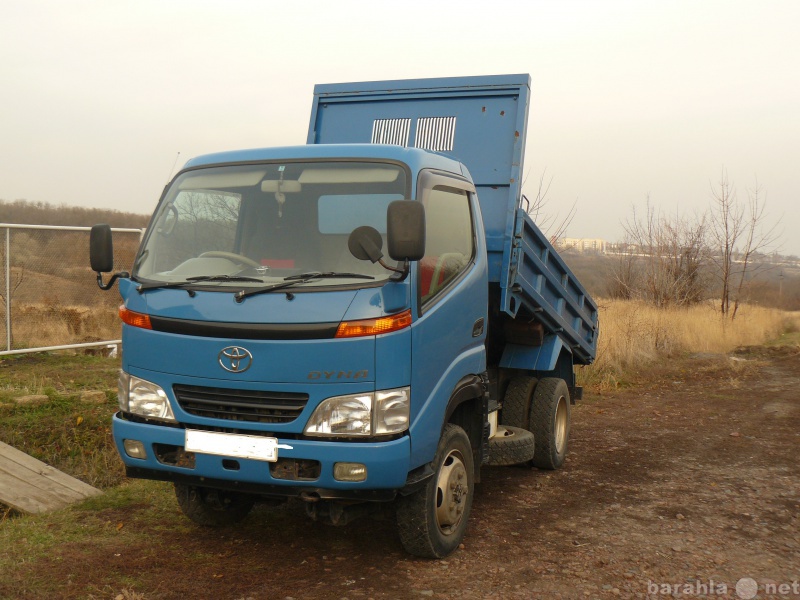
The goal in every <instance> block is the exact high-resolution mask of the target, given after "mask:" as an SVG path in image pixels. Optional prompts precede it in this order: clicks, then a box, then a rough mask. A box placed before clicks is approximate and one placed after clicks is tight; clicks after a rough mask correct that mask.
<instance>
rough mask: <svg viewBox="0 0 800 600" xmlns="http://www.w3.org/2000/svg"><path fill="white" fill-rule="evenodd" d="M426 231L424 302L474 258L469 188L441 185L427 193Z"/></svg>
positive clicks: (422, 276)
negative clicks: (467, 190)
mask: <svg viewBox="0 0 800 600" xmlns="http://www.w3.org/2000/svg"><path fill="white" fill-rule="evenodd" d="M425 233H426V235H425V257H424V258H423V259H422V260H421V261H420V295H421V297H422V302H423V303H424V302H426V301H428V300H429V299H431V298H433V297H434V296H435V295H436V294H437V293H438V292H439V291H440V290H442V289H443V288H445V287H446V286H447V284H448V283H450V282H451V281H452V280H454V279H455V278H456V277H458V276H459V275H460V274H461V273H462V272H463V271H464V270H465V269H466V268H467V265H468V264H469V262H470V260H471V259H472V255H473V251H474V248H473V244H474V239H473V235H472V215H471V214H470V210H469V196H468V195H467V192H466V191H465V190H460V189H457V188H452V187H445V186H437V187H434V188H433V189H432V190H431V191H430V192H429V193H428V194H427V199H426V202H425Z"/></svg>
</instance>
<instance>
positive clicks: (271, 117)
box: [0, 0, 800, 255]
mask: <svg viewBox="0 0 800 600" xmlns="http://www.w3.org/2000/svg"><path fill="white" fill-rule="evenodd" d="M799 26H800V2H797V1H796V0H760V1H758V2H756V1H755V0H725V1H721V0H720V1H704V0H669V1H667V0H664V1H661V2H655V1H646V0H630V1H626V0H586V1H579V0H550V1H540V0H527V1H525V2H520V1H519V0H515V1H513V2H512V1H506V0H493V1H490V2H464V1H463V0H462V1H459V2H455V1H450V0H446V1H437V0H427V1H424V2H417V1H415V0H406V1H405V2H391V3H390V2H379V1H375V0H372V1H370V2H360V1H351V0H335V1H331V0H326V1H324V2H318V1H316V0H304V1H292V0H288V1H285V0H284V1H281V2H275V1H272V0H259V1H244V0H238V1H234V0H228V1H222V0H207V1H201V0H135V1H126V0H115V1H109V0H87V1H78V0H73V1H65V0H59V1H38V0H24V1H18V0H0V85H2V88H1V89H0V198H2V199H5V200H14V199H19V198H25V199H27V200H32V201H45V202H50V203H53V204H61V203H65V204H70V205H82V206H92V207H104V208H115V209H119V210H124V211H135V212H142V213H149V212H151V211H152V209H153V208H154V206H155V203H156V201H157V199H158V196H159V194H160V192H161V189H162V187H163V185H164V183H165V182H166V180H167V178H168V177H169V175H170V173H171V172H172V167H173V163H174V162H175V158H176V156H177V153H178V152H180V159H179V161H178V163H179V164H178V167H179V166H180V165H181V164H182V163H184V162H185V161H186V160H188V159H189V158H190V157H192V156H196V155H198V154H204V153H208V152H215V151H219V150H230V149H236V148H250V147H260V146H275V145H290V144H302V143H304V142H305V139H306V132H307V128H308V116H309V111H310V107H311V98H312V92H313V87H314V84H315V83H336V82H344V81H367V80H378V79H404V78H419V77H437V76H460V75H487V74H501V73H530V74H531V77H532V102H531V113H530V119H529V124H528V146H527V153H526V159H525V173H526V177H527V179H526V186H525V190H524V191H525V193H526V194H527V195H528V196H535V195H536V187H537V183H538V180H539V178H540V176H541V175H542V173H545V176H546V178H548V179H549V178H550V177H552V184H551V187H550V191H549V195H548V199H549V205H548V207H547V208H548V210H549V211H550V212H551V213H554V212H559V211H560V212H561V213H562V214H564V213H566V211H567V209H568V208H569V206H571V205H572V203H573V202H575V201H576V200H577V214H576V216H575V218H574V219H573V221H572V223H571V225H570V228H569V230H568V232H567V234H568V235H569V236H572V237H602V238H605V239H608V240H617V239H620V238H621V237H622V227H621V225H620V222H621V221H623V220H625V219H626V218H628V217H629V216H630V214H631V207H632V206H634V205H636V206H638V207H639V208H640V209H642V208H643V207H644V203H645V200H646V198H647V196H648V195H649V197H650V200H651V203H652V204H653V205H654V206H656V207H657V208H658V209H659V210H661V211H663V212H667V213H670V214H675V213H676V211H680V212H691V211H694V210H703V209H705V208H706V207H707V206H708V205H709V203H710V201H711V189H710V188H711V185H713V184H714V183H715V182H717V181H718V180H719V178H720V174H721V172H722V170H723V169H725V170H727V174H728V178H729V179H730V180H731V181H732V182H733V183H734V184H735V186H736V190H737V193H738V194H739V197H740V199H742V200H745V199H746V197H747V190H748V188H753V187H754V186H755V184H756V181H757V182H758V184H759V185H760V186H762V188H763V191H764V192H766V195H767V196H766V198H767V209H768V212H769V215H770V217H771V219H772V220H773V221H780V223H781V228H782V231H783V232H784V234H783V237H782V248H781V250H782V251H783V252H784V253H790V254H796V255H800V235H798V232H800V209H798V204H800V176H799V175H798V170H799V167H800V116H799V115H800V33H798V27H799Z"/></svg>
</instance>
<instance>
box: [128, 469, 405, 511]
mask: <svg viewBox="0 0 800 600" xmlns="http://www.w3.org/2000/svg"><path fill="white" fill-rule="evenodd" d="M125 474H126V475H127V476H128V477H130V478H132V479H153V480H156V481H170V482H172V483H182V484H185V485H194V486H199V487H208V488H214V489H218V490H227V491H233V492H243V493H247V494H258V495H261V496H272V497H284V498H301V499H303V500H308V501H312V502H313V501H315V500H350V501H361V502H390V501H392V500H394V499H395V497H396V496H397V490H332V489H327V488H317V487H312V486H295V485H270V484H267V483H250V482H243V481H231V480H228V479H210V478H208V477H201V476H199V475H191V474H188V473H187V474H184V473H177V472H175V471H160V470H156V469H143V468H141V467H130V466H126V467H125Z"/></svg>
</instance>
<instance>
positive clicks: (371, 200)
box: [90, 75, 598, 557]
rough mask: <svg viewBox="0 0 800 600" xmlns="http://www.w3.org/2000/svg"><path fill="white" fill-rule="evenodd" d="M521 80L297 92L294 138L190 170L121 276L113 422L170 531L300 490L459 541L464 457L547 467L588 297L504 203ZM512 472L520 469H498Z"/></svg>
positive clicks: (571, 390)
mask: <svg viewBox="0 0 800 600" xmlns="http://www.w3.org/2000/svg"><path fill="white" fill-rule="evenodd" d="M529 95H530V77H529V76H528V75H504V76H488V77H463V78H444V79H420V80H409V81H383V82H369V83H348V84H337V85H318V86H316V88H315V90H314V101H313V107H312V111H311V122H310V126H309V131H308V140H307V144H306V145H304V146H297V147H284V148H268V149H255V150H242V151H236V152H223V153H219V154H211V155H207V156H200V157H198V158H194V159H192V160H190V161H189V162H188V163H187V164H186V165H185V167H184V168H183V169H182V170H181V171H180V172H179V173H178V174H177V175H176V176H175V177H174V178H173V179H172V181H171V182H170V183H169V184H168V185H167V186H166V187H165V189H164V193H163V195H162V197H161V200H160V202H159V204H158V207H157V208H156V211H155V214H154V215H153V218H152V221H151V222H150V225H149V227H148V230H147V233H146V235H145V236H144V238H143V241H142V244H141V248H140V249H139V252H138V254H137V256H136V259H135V262H134V264H133V268H132V271H131V272H130V273H115V274H113V276H112V278H111V279H110V280H109V281H108V282H104V280H103V273H110V272H111V271H112V270H113V266H112V265H113V247H112V241H111V233H110V229H109V227H108V226H107V225H97V226H95V227H94V228H93V230H92V235H91V241H90V250H91V264H92V269H93V270H94V271H96V272H97V280H98V284H99V285H100V286H101V287H103V288H104V289H108V288H110V287H111V286H112V285H113V284H114V282H115V281H117V280H118V281H119V291H120V294H121V296H122V299H123V304H122V306H121V307H120V316H121V318H122V321H123V323H124V324H123V329H122V349H123V353H122V369H121V372H120V378H119V406H120V409H119V412H118V413H117V414H116V415H115V416H114V417H113V433H114V439H115V441H116V444H117V447H118V449H119V453H120V456H121V457H122V460H123V461H124V463H125V466H126V469H127V474H128V476H129V477H137V478H145V479H157V480H164V481H169V482H172V483H173V484H174V486H175V492H176V495H177V500H178V503H179V505H180V507H181V509H182V511H183V512H184V513H185V514H186V516H188V517H189V518H190V519H192V520H193V521H195V522H197V523H199V524H202V525H209V526H221V525H228V524H232V523H235V522H237V521H239V520H241V519H243V518H244V517H245V516H246V515H247V514H248V512H249V511H250V509H251V508H252V506H253V504H254V503H255V502H274V501H276V500H286V499H289V498H294V499H299V500H300V501H302V502H303V503H304V505H305V507H306V510H307V513H308V514H309V515H310V516H311V517H313V518H315V519H318V520H321V521H325V522H328V523H333V524H345V523H347V522H349V521H351V520H352V519H353V518H356V517H358V516H362V515H373V514H378V513H381V514H384V515H385V514H390V515H392V516H393V518H396V521H397V529H398V532H399V536H400V539H401V541H402V544H403V546H404V547H405V548H406V550H408V551H409V552H410V553H412V554H414V555H418V556H425V557H443V556H446V555H448V554H449V553H451V552H452V551H453V550H454V549H455V548H457V547H458V545H459V543H460V542H461V540H462V538H463V536H464V532H465V530H466V526H467V519H468V516H469V513H470V507H471V504H472V498H473V486H474V484H475V483H476V482H478V481H479V480H480V476H481V468H482V467H485V466H488V465H511V464H523V465H531V466H535V467H539V468H544V469H556V468H558V467H559V466H561V464H562V463H563V462H564V457H565V454H566V452H567V443H568V438H569V430H570V404H571V403H572V402H574V401H575V400H576V399H579V398H580V396H581V389H580V388H579V387H577V386H576V385H575V376H574V371H573V368H574V365H576V364H577V365H586V364H590V363H591V362H592V360H593V359H594V356H595V352H596V347H597V333H598V321H597V305H596V304H595V302H594V301H593V300H592V299H591V297H590V296H589V294H587V292H586V290H585V289H584V288H583V287H582V286H581V284H580V283H579V282H578V281H577V280H576V279H575V277H574V276H573V274H572V273H571V271H570V270H569V269H568V268H567V266H566V265H565V263H564V261H563V260H562V258H561V257H560V256H559V255H558V254H557V253H556V251H555V250H554V249H553V246H552V245H551V244H550V242H549V241H548V240H547V238H546V237H545V236H544V235H543V234H542V233H541V232H540V231H539V229H538V228H537V227H536V225H535V224H534V223H533V221H532V220H531V218H530V217H529V215H528V214H527V213H526V211H525V209H524V208H523V206H522V205H523V204H524V202H525V200H524V199H523V197H522V195H521V176H522V166H523V154H524V146H525V138H526V127H527V117H528V103H529ZM520 472H521V471H520Z"/></svg>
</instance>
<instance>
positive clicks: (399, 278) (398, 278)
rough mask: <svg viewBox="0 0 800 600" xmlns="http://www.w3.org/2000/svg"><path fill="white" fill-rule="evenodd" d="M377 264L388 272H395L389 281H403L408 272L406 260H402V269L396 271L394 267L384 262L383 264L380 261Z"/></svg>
mask: <svg viewBox="0 0 800 600" xmlns="http://www.w3.org/2000/svg"><path fill="white" fill-rule="evenodd" d="M378 264H380V266H382V267H383V268H384V269H387V270H389V271H394V272H395V274H394V275H392V276H391V277H390V279H391V280H392V281H404V280H405V278H406V277H408V271H409V263H408V260H404V261H403V268H402V269H398V268H396V267H390V266H389V265H387V264H386V263H385V262H383V260H381V259H379V260H378ZM398 273H399V275H398Z"/></svg>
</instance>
